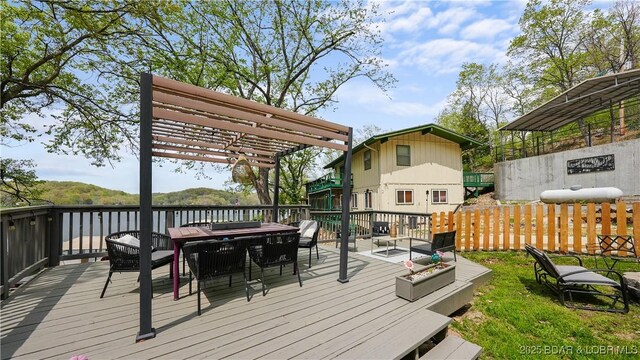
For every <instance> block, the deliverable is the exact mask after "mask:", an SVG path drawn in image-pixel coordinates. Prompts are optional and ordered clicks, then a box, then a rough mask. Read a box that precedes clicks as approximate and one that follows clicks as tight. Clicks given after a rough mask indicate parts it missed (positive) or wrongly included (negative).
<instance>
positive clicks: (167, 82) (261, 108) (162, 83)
mask: <svg viewBox="0 0 640 360" xmlns="http://www.w3.org/2000/svg"><path fill="white" fill-rule="evenodd" d="M153 85H154V88H155V89H158V90H160V89H168V90H169V91H176V92H181V93H184V94H188V97H201V98H205V99H208V100H211V101H214V102H217V103H221V104H226V105H227V107H231V108H246V109H252V110H253V111H254V112H256V113H263V114H272V115H274V116H278V117H279V118H282V119H287V120H290V121H292V122H298V123H302V124H307V125H309V126H313V127H316V128H320V129H328V130H333V131H336V132H341V133H342V134H347V133H348V132H349V127H347V126H343V125H339V124H335V123H332V122H329V121H325V120H321V119H317V118H314V117H312V116H308V115H302V114H297V113H293V112H291V111H287V110H284V109H278V108H275V107H273V106H269V105H264V104H260V103H257V102H255V101H251V100H247V99H241V98H237V97H235V96H232V95H227V94H222V93H219V92H216V91H213V90H209V89H205V88H201V87H199V86H195V85H191V84H185V83H181V82H179V81H175V80H171V79H167V78H163V77H159V76H154V77H153ZM345 141H346V140H345Z"/></svg>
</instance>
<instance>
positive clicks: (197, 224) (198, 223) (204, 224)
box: [180, 221, 211, 276]
mask: <svg viewBox="0 0 640 360" xmlns="http://www.w3.org/2000/svg"><path fill="white" fill-rule="evenodd" d="M180 227H206V228H209V229H211V221H194V222H190V223H186V224H182V225H180ZM186 265H187V260H186V258H185V257H184V253H182V275H183V276H184V275H186V273H187V270H186Z"/></svg>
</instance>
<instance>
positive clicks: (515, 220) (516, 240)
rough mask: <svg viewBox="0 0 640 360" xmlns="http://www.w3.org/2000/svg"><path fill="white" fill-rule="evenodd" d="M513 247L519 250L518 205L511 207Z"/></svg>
mask: <svg viewBox="0 0 640 360" xmlns="http://www.w3.org/2000/svg"><path fill="white" fill-rule="evenodd" d="M513 248H514V249H516V250H520V205H516V206H515V207H514V208H513Z"/></svg>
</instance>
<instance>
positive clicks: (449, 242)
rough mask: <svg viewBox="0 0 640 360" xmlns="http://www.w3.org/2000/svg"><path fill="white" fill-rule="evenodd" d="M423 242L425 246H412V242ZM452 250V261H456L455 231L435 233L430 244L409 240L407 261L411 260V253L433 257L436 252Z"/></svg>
mask: <svg viewBox="0 0 640 360" xmlns="http://www.w3.org/2000/svg"><path fill="white" fill-rule="evenodd" d="M414 240H417V241H423V242H425V244H422V245H415V246H414V245H413V241H414ZM451 250H453V260H454V261H458V260H457V259H456V231H455V230H453V231H447V232H442V233H437V234H434V235H433V239H432V240H431V242H429V241H426V240H421V239H414V238H409V259H411V253H412V252H417V253H420V254H425V255H433V254H434V253H435V252H436V251H451Z"/></svg>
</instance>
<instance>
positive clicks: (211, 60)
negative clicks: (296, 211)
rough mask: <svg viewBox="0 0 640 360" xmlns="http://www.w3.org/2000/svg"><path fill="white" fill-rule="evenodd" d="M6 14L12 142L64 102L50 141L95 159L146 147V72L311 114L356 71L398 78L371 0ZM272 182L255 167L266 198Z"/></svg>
mask: <svg viewBox="0 0 640 360" xmlns="http://www.w3.org/2000/svg"><path fill="white" fill-rule="evenodd" d="M2 11H3V17H2V36H3V38H2V40H3V41H2V83H1V89H2V115H3V116H2V119H3V120H2V128H1V131H2V134H1V135H2V136H3V139H13V140H15V141H30V140H31V141H32V140H34V139H33V137H32V135H33V134H34V132H35V128H33V127H32V126H31V125H29V124H28V123H27V122H25V121H23V116H24V115H25V114H28V113H42V112H43V111H44V110H45V109H47V110H48V109H50V107H51V106H52V105H57V106H62V107H63V111H62V113H61V114H59V115H57V114H55V113H54V116H55V119H54V120H55V123H54V124H53V125H51V126H50V127H49V129H48V131H47V133H49V134H51V135H52V136H53V140H52V141H51V142H49V143H47V144H45V146H46V147H47V149H48V150H50V151H53V152H61V153H69V152H71V153H74V154H82V155H85V156H86V157H88V158H89V159H91V161H92V163H93V164H95V165H104V164H105V162H109V161H111V160H118V159H119V158H120V151H121V150H122V148H123V147H124V148H131V149H135V147H136V146H137V143H136V139H137V126H136V125H137V119H138V111H137V100H138V92H139V84H138V76H139V73H140V72H142V71H146V72H148V71H151V72H153V73H156V74H159V75H163V76H168V77H171V78H173V79H176V80H179V81H184V82H188V83H191V84H195V85H198V86H204V87H207V88H211V89H214V90H218V91H223V92H227V93H230V94H233V95H237V96H241V97H244V98H247V99H251V100H255V101H259V102H262V103H265V104H268V105H272V106H276V107H280V108H286V109H289V110H292V111H296V112H300V113H304V114H309V115H313V114H314V113H315V112H316V111H317V110H319V109H321V108H324V107H327V106H330V105H331V104H332V103H333V102H334V100H333V95H334V94H335V92H336V90H337V89H338V88H339V87H340V86H342V85H343V84H344V83H345V82H347V81H349V80H350V79H353V78H356V77H366V78H369V79H371V80H372V81H373V83H374V84H376V85H377V86H379V87H380V88H382V89H384V88H386V87H387V86H390V85H391V84H392V83H393V81H394V79H393V77H392V76H391V75H390V74H389V73H388V72H386V71H385V70H384V65H383V63H382V61H381V59H380V58H379V54H380V44H381V37H380V36H379V34H378V32H377V31H376V30H374V28H375V27H374V26H372V24H373V22H374V21H377V19H376V16H377V10H376V7H366V6H364V4H363V2H362V1H359V2H349V1H343V2H340V3H333V2H325V1H318V0H316V1H308V2H298V1H293V0H288V1H274V2H245V1H231V0H226V1H202V2H191V1H186V0H184V1H180V0H178V1H175V2H151V1H142V2H138V3H134V2H124V3H123V2H119V1H116V0H112V1H89V2H85V3H83V4H82V6H80V5H77V4H76V3H73V2H61V1H54V0H42V1H35V2H33V3H32V2H30V1H21V2H19V3H9V2H7V1H3V2H2ZM87 79H88V80H87ZM284 161H285V162H286V161H287V160H284ZM185 166H186V167H187V168H188V167H193V166H195V164H188V163H187V164H186V165H185ZM201 171H203V170H202V168H201ZM268 179H269V171H268V169H259V170H258V171H257V174H255V181H254V183H253V187H254V188H255V190H256V192H257V193H258V197H259V199H260V201H261V203H263V204H266V203H270V202H271V197H270V194H269V191H268V189H269V187H268Z"/></svg>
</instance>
